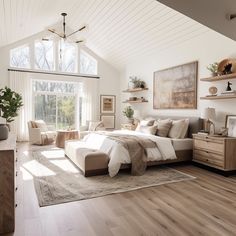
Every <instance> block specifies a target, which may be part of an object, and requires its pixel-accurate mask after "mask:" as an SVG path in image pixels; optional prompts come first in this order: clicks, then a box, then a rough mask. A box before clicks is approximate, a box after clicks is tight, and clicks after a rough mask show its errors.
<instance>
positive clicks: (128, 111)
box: [123, 106, 134, 123]
mask: <svg viewBox="0 0 236 236" xmlns="http://www.w3.org/2000/svg"><path fill="white" fill-rule="evenodd" d="M123 115H124V116H126V117H127V118H128V122H129V123H133V121H134V120H133V115H134V110H133V109H132V107H131V106H127V107H125V108H124V110H123Z"/></svg>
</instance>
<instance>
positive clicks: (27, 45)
mask: <svg viewBox="0 0 236 236" xmlns="http://www.w3.org/2000/svg"><path fill="white" fill-rule="evenodd" d="M22 48H28V51H29V55H28V60H29V64H28V66H27V67H22V66H14V65H12V64H11V62H12V54H13V51H16V50H19V49H22ZM9 65H10V67H11V68H22V69H31V47H30V43H26V44H23V45H20V46H17V47H14V48H11V49H10V50H9Z"/></svg>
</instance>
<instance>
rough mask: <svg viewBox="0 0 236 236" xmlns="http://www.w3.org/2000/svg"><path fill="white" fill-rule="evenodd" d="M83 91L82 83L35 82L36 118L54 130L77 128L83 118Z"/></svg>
mask: <svg viewBox="0 0 236 236" xmlns="http://www.w3.org/2000/svg"><path fill="white" fill-rule="evenodd" d="M81 91H82V86H81V84H80V83H69V82H54V81H42V80H35V81H34V82H33V94H34V118H35V119H36V120H38V119H41V120H44V121H45V122H46V123H47V124H48V125H51V126H53V127H54V129H65V128H76V126H77V125H76V123H77V120H79V119H80V118H81V106H80V100H81V97H80V94H81V95H82V92H81ZM78 94H79V95H78Z"/></svg>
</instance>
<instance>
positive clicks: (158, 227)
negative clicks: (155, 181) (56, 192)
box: [14, 143, 236, 236]
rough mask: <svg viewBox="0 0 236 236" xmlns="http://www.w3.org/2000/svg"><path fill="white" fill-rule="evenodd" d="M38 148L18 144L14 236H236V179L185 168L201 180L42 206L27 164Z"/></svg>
mask: <svg viewBox="0 0 236 236" xmlns="http://www.w3.org/2000/svg"><path fill="white" fill-rule="evenodd" d="M32 148H37V147H33V146H30V145H28V144H27V143H21V144H18V152H17V156H18V164H17V169H18V177H17V186H18V190H17V192H16V201H17V204H18V206H17V208H16V230H15V233H14V236H51V235H53V236H78V235H79V236H80V235H82V236H84V235H85V236H87V235H88V236H100V235H101V236H106V235H115V236H119V235H122V236H126V235H127V236H132V235H135V236H136V235H143V236H145V235H147V236H152V235H160V236H168V235H170V236H173V235H180V236H191V235H193V236H196V235H207V236H208V235H210V236H211V235H212V236H213V235H214V236H222V235H223V236H228V235H229V236H231V235H236V176H231V177H224V176H221V175H218V174H215V173H213V172H210V171H207V170H204V169H201V168H199V167H195V166H192V165H180V166H176V167H174V168H175V169H177V170H179V171H182V172H184V173H187V174H190V175H192V176H195V177H196V179H195V180H191V181H183V182H178V183H171V184H166V185H160V186H156V187H150V188H145V189H140V190H136V191H130V192H126V193H119V194H113V195H108V196H104V197H99V198H94V199H88V200H83V201H78V202H71V203H66V204H59V205H55V206H49V207H41V208H40V207H39V206H38V200H37V196H36V193H35V189H34V185H33V181H32V179H31V178H30V175H29V173H27V171H26V170H25V169H24V166H23V165H24V163H26V162H28V161H29V159H28V157H26V156H25V155H23V153H25V154H27V150H29V149H32Z"/></svg>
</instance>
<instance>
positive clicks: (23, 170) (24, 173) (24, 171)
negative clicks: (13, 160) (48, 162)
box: [20, 167, 33, 180]
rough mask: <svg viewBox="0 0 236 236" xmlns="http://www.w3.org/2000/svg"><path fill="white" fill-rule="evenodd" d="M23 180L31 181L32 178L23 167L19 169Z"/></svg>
mask: <svg viewBox="0 0 236 236" xmlns="http://www.w3.org/2000/svg"><path fill="white" fill-rule="evenodd" d="M20 171H21V173H22V178H23V180H32V179H33V176H32V175H31V174H30V173H29V172H28V171H27V170H26V169H25V168H23V167H20Z"/></svg>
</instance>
